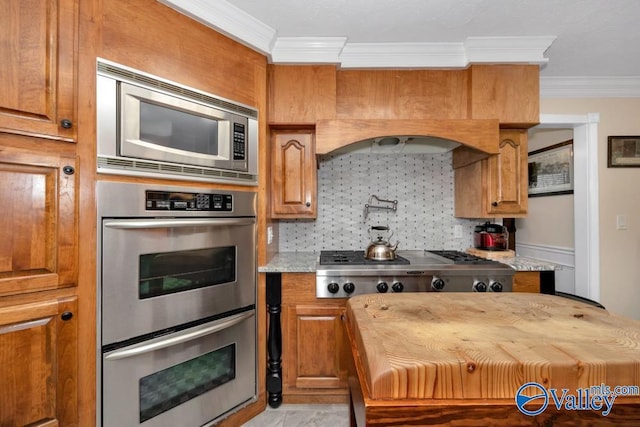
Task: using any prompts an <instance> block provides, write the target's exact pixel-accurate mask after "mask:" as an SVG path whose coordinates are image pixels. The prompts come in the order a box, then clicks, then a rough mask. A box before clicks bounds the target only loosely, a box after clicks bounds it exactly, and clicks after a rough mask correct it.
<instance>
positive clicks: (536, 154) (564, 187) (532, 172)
mask: <svg viewBox="0 0 640 427" xmlns="http://www.w3.org/2000/svg"><path fill="white" fill-rule="evenodd" d="M558 194H573V140H572V139H570V140H568V141H564V142H561V143H559V144H555V145H551V146H549V147H545V148H541V149H540V150H535V151H532V152H530V153H529V197H540V196H555V195H558Z"/></svg>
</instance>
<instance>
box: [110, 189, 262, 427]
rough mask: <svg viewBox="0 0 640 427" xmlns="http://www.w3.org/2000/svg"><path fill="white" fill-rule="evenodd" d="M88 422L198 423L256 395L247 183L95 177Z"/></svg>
mask: <svg viewBox="0 0 640 427" xmlns="http://www.w3.org/2000/svg"><path fill="white" fill-rule="evenodd" d="M97 198H98V232H99V238H98V246H99V247H98V253H99V259H100V260H101V262H100V263H99V266H98V284H99V293H98V298H99V301H98V303H99V318H98V328H99V330H98V345H99V349H98V350H99V354H100V359H99V360H98V366H99V367H100V371H99V372H98V374H99V387H98V392H99V395H100V396H99V397H100V400H99V401H101V408H100V410H99V411H98V412H99V415H98V424H102V425H103V426H125V425H126V426H134V425H145V426H176V425H184V426H200V425H206V424H208V423H212V422H214V421H215V420H217V419H219V417H220V416H222V415H224V414H227V413H228V412H229V411H233V410H234V409H235V408H238V407H241V406H243V405H244V404H246V403H248V402H251V401H254V400H255V399H256V395H257V390H256V375H257V373H256V314H255V313H256V310H255V304H256V206H255V204H256V195H255V193H253V192H233V191H216V190H198V189H194V188H193V187H177V186H159V185H153V184H132V183H115V182H105V181H101V182H98V184H97Z"/></svg>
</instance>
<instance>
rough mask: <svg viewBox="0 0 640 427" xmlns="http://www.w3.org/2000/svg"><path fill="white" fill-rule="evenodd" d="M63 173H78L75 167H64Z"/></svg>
mask: <svg viewBox="0 0 640 427" xmlns="http://www.w3.org/2000/svg"><path fill="white" fill-rule="evenodd" d="M62 172H63V173H64V174H65V175H73V174H74V173H76V170H75V169H74V168H73V166H68V165H67V166H63V167H62Z"/></svg>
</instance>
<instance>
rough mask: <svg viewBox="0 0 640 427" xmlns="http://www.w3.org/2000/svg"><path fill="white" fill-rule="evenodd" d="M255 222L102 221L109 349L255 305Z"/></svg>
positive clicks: (105, 327)
mask: <svg viewBox="0 0 640 427" xmlns="http://www.w3.org/2000/svg"><path fill="white" fill-rule="evenodd" d="M255 222H256V221H255V218H253V217H251V218H150V219H103V221H102V270H101V271H102V283H101V288H102V289H101V291H102V344H103V345H106V344H111V343H115V342H120V341H123V340H126V339H129V338H133V337H137V336H140V335H144V334H148V333H152V332H156V331H159V330H163V329H165V328H169V327H173V326H176V325H182V324H184V323H187V322H191V321H195V320H200V319H203V318H206V317H209V316H214V315H218V314H221V313H226V312H229V311H232V310H235V309H238V308H242V307H247V306H250V305H253V304H255V301H256V296H255V289H256V270H255V267H254V266H255V260H256V258H255V257H256V237H255V226H256V224H255Z"/></svg>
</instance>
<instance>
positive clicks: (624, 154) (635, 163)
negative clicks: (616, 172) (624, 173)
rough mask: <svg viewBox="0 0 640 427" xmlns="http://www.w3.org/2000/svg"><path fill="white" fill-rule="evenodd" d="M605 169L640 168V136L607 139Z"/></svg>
mask: <svg viewBox="0 0 640 427" xmlns="http://www.w3.org/2000/svg"><path fill="white" fill-rule="evenodd" d="M607 167H610V168H640V136H610V137H609V138H607Z"/></svg>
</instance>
